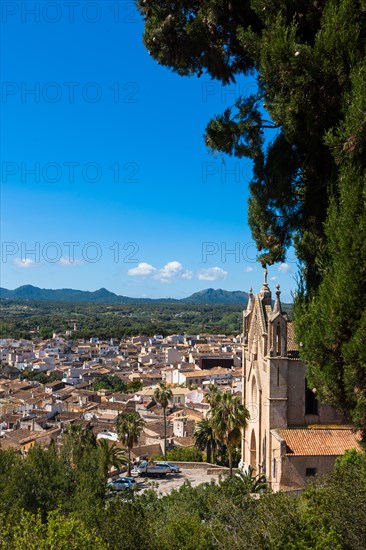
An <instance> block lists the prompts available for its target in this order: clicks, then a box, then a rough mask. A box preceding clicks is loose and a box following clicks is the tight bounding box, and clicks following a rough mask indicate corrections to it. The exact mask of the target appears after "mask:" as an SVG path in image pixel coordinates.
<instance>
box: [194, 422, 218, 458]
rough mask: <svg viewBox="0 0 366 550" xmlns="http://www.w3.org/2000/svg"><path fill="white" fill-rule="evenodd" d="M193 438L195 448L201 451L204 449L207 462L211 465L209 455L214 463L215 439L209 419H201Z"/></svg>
mask: <svg viewBox="0 0 366 550" xmlns="http://www.w3.org/2000/svg"><path fill="white" fill-rule="evenodd" d="M193 436H194V438H195V444H196V447H197V448H198V449H200V450H201V451H204V450H205V449H206V453H207V462H210V463H211V453H212V454H213V458H214V462H215V455H216V448H217V439H216V436H215V434H214V431H213V429H212V425H211V422H210V419H209V418H203V419H202V420H200V421H199V422H197V424H196V426H195V429H194V433H193Z"/></svg>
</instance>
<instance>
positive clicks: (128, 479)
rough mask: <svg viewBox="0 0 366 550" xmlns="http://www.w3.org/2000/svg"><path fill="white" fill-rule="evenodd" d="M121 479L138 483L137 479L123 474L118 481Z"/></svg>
mask: <svg viewBox="0 0 366 550" xmlns="http://www.w3.org/2000/svg"><path fill="white" fill-rule="evenodd" d="M119 480H122V481H125V482H126V483H136V480H135V479H134V478H133V477H126V476H121V477H119V478H118V481H119Z"/></svg>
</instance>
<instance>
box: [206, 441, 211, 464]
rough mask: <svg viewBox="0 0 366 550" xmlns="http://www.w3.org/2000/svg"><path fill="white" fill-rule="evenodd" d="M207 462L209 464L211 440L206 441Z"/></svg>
mask: <svg viewBox="0 0 366 550" xmlns="http://www.w3.org/2000/svg"><path fill="white" fill-rule="evenodd" d="M207 462H208V463H209V464H211V442H210V441H209V442H208V443H207Z"/></svg>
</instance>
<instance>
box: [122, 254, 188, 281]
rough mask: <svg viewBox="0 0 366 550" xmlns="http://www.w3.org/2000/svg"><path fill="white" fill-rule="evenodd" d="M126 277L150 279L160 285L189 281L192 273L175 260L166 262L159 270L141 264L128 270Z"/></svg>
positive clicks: (143, 263) (146, 264)
mask: <svg viewBox="0 0 366 550" xmlns="http://www.w3.org/2000/svg"><path fill="white" fill-rule="evenodd" d="M128 275H130V276H131V277H150V278H152V279H154V280H155V281H159V282H160V283H171V282H173V281H174V280H175V279H184V280H189V279H192V277H193V273H192V271H189V270H187V269H183V266H182V264H181V263H180V262H177V261H176V260H173V261H171V262H168V263H167V264H165V265H164V266H163V267H162V268H160V269H157V268H156V267H154V266H152V265H150V264H148V263H146V262H142V263H140V264H138V266H137V267H133V268H132V269H129V270H128Z"/></svg>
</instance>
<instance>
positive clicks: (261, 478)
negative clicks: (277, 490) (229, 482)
mask: <svg viewBox="0 0 366 550" xmlns="http://www.w3.org/2000/svg"><path fill="white" fill-rule="evenodd" d="M235 475H236V477H237V478H239V479H240V480H241V481H242V483H244V485H245V486H246V487H248V491H249V492H250V493H260V494H262V493H264V492H266V491H268V490H269V488H268V483H267V479H266V476H265V474H257V475H256V476H253V468H252V467H251V466H248V469H247V471H246V472H238V473H237V474H235Z"/></svg>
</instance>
